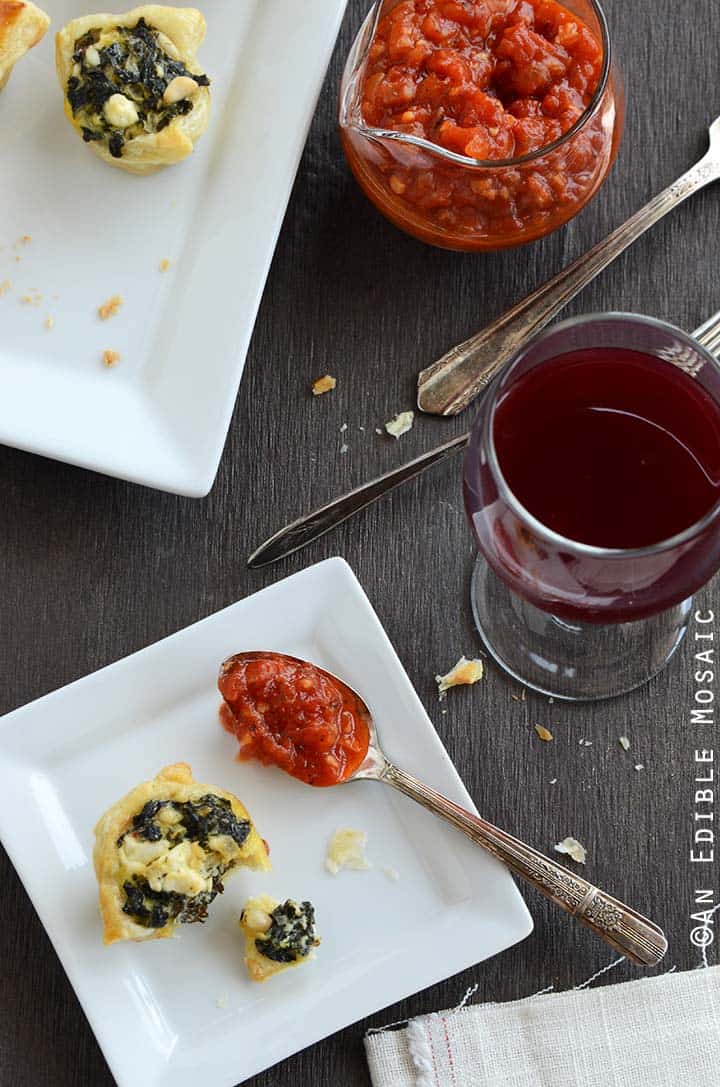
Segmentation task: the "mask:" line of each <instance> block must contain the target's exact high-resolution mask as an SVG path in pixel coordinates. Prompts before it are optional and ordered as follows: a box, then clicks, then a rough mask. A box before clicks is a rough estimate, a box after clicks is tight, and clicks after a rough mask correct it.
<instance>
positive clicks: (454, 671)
mask: <svg viewBox="0 0 720 1087" xmlns="http://www.w3.org/2000/svg"><path fill="white" fill-rule="evenodd" d="M482 677H483V662H482V661H481V660H467V659H466V658H465V657H461V658H460V660H459V661H458V662H457V664H456V665H455V667H454V668H451V669H450V671H449V672H447V673H446V674H445V675H444V676H435V682H436V683H437V685H438V693H439V694H440V696H441V697H442V696H443V695H444V694H445V692H446V691H448V690H449V689H450V687H458V686H460V685H462V684H473V683H477V682H478V680H481V679H482Z"/></svg>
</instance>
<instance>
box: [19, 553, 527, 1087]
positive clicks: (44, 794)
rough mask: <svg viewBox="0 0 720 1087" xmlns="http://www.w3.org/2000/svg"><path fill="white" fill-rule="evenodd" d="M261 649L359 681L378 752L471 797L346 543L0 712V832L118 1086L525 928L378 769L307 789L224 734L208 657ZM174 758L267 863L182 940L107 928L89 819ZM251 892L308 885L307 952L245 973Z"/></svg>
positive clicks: (385, 991)
mask: <svg viewBox="0 0 720 1087" xmlns="http://www.w3.org/2000/svg"><path fill="white" fill-rule="evenodd" d="M259 648H262V649H275V650H280V651H283V652H288V653H292V654H297V655H299V656H302V657H306V658H309V659H311V660H313V661H316V662H317V663H318V664H320V665H322V666H324V667H326V668H328V669H330V670H331V671H333V672H335V673H337V674H338V675H339V676H341V677H342V678H343V679H344V680H346V681H347V682H348V683H350V684H351V685H353V686H354V687H356V688H357V689H358V690H359V691H360V692H361V693H362V694H363V695H364V696H365V698H366V699H367V701H368V703H369V705H370V708H371V710H372V713H373V716H374V717H375V720H376V721H377V725H378V730H379V735H380V737H381V739H382V742H383V745H384V747H385V748H386V749H387V752H388V754H389V755H390V757H391V758H394V759H395V760H397V761H398V762H399V763H400V765H401V766H403V767H405V768H407V769H408V770H410V771H411V772H413V773H415V774H417V775H419V776H420V777H422V778H423V779H424V780H425V781H427V782H428V783H429V784H431V785H433V786H435V788H437V789H439V790H440V791H441V792H444V793H445V794H446V795H447V796H449V797H451V798H452V799H453V800H455V801H457V802H458V803H460V804H463V805H465V806H467V807H469V808H473V805H472V801H471V800H470V797H469V796H468V794H467V792H466V790H465V789H464V787H463V785H462V782H461V781H460V778H459V777H458V775H457V772H456V771H455V768H454V767H453V765H452V763H451V762H450V759H449V758H448V756H447V753H446V752H445V749H444V748H443V746H442V744H441V743H440V740H439V739H438V736H437V734H436V733H435V731H434V729H433V727H432V724H431V723H430V720H429V718H428V716H427V714H426V713H425V711H424V709H423V707H422V704H421V703H420V701H419V699H418V697H417V695H416V694H415V691H414V690H413V688H412V686H411V685H410V681H409V680H408V678H407V676H406V674H405V672H404V671H403V668H402V665H401V664H400V661H399V660H398V658H397V656H396V654H395V652H394V650H393V648H392V646H391V644H390V642H389V641H388V639H387V636H386V635H385V632H384V631H383V629H382V627H381V626H380V623H379V621H378V619H377V616H376V615H375V613H374V611H373V610H372V608H371V606H370V604H369V602H368V600H367V597H366V596H365V594H364V593H363V591H362V589H361V587H360V585H359V584H358V582H357V580H356V579H355V576H354V575H353V573H352V571H351V570H350V568H349V567H348V566H347V565H346V563H345V562H343V561H342V560H341V559H329V560H327V561H326V562H322V563H320V564H319V565H317V566H313V567H311V568H310V569H308V570H305V571H303V572H302V573H300V574H296V575H295V576H294V577H291V578H288V579H287V580H286V581H282V582H279V583H278V584H276V585H273V586H272V587H271V588H269V589H265V590H264V591H263V592H260V593H257V594H256V595H255V596H251V597H248V598H247V599H246V600H241V601H240V602H239V603H237V604H233V605H232V606H231V607H229V608H226V609H225V610H224V611H221V612H218V613H217V614H215V615H212V616H210V617H209V618H208V619H205V620H203V621H202V622H200V623H196V624H195V625H194V626H191V627H188V628H187V629H186V630H183V631H180V633H178V634H174V635H173V636H172V637H169V638H166V639H165V640H164V641H161V642H158V643H156V644H155V645H152V646H150V647H149V648H147V649H144V650H142V651H141V652H139V653H135V654H134V655H133V656H131V657H127V658H126V659H125V660H122V661H119V662H118V663H116V664H112V665H110V667H108V668H104V669H103V670H102V671H100V672H96V673H95V674H94V675H91V676H87V677H86V678H85V679H81V680H78V681H77V682H76V683H72V684H70V686H68V687H64V688H63V689H62V690H59V691H55V692H54V693H53V694H50V695H47V696H46V697H45V698H41V699H40V700H39V701H37V702H33V703H31V704H30V705H28V706H25V707H23V708H22V709H19V710H15V711H14V712H13V713H10V714H8V715H7V716H6V717H5V718H4V719H2V721H0V793H1V795H2V796H3V805H2V807H1V808H0V837H1V838H2V841H3V844H4V846H5V848H6V849H7V851H8V853H9V854H10V857H11V858H12V861H13V863H14V865H15V867H16V869H17V871H18V873H19V875H20V878H21V879H22V881H23V883H24V885H25V888H26V889H27V891H28V893H29V895H30V897H31V898H32V901H33V903H34V905H35V908H36V909H37V912H38V914H39V916H40V918H41V920H42V922H43V924H44V925H45V928H46V930H47V932H48V934H49V936H50V938H51V940H52V942H53V944H54V946H55V950H56V951H57V953H58V955H59V956H60V959H61V961H62V963H63V966H64V967H65V970H66V971H67V974H68V977H69V978H70V980H71V982H72V984H73V986H74V987H75V991H76V993H77V995H78V998H79V1000H80V1002H81V1004H82V1006H83V1008H84V1010H85V1013H86V1015H87V1017H88V1019H89V1020H90V1024H91V1026H92V1028H93V1030H94V1031H95V1034H96V1036H97V1038H98V1041H99V1043H100V1045H101V1047H102V1049H103V1052H104V1054H105V1057H106V1058H107V1061H108V1063H109V1065H110V1067H111V1069H112V1071H113V1074H114V1075H115V1078H116V1079H117V1082H118V1084H120V1085H121V1087H137V1084H138V1083H142V1084H143V1085H144V1087H191V1085H192V1087H196V1085H197V1083H198V1082H202V1083H203V1085H204V1087H227V1085H231V1084H235V1083H238V1082H239V1081H241V1080H244V1079H246V1078H247V1077H249V1076H251V1075H253V1074H255V1073H256V1072H258V1071H260V1070H262V1069H263V1068H267V1067H268V1066H270V1065H271V1064H274V1063H275V1062H276V1061H279V1060H282V1059H283V1058H284V1057H287V1056H289V1055H290V1054H291V1053H294V1052H297V1050H299V1049H302V1048H303V1047H305V1046H308V1045H310V1044H311V1043H313V1042H315V1041H317V1040H318V1039H320V1038H323V1037H325V1036H326V1035H328V1034H331V1033H332V1032H333V1031H336V1030H340V1029H341V1028H342V1027H345V1026H347V1025H348V1024H349V1023H352V1022H354V1021H355V1020H357V1019H360V1018H362V1017H363V1016H366V1015H370V1014H371V1013H373V1012H375V1011H378V1010H379V1009H380V1008H383V1007H386V1006H387V1005H388V1004H391V1003H394V1002H395V1001H397V1000H401V999H402V998H404V997H406V996H408V995H409V994H410V993H413V992H416V991H417V990H419V989H422V988H424V987H426V986H428V985H432V984H433V983H435V982H437V981H440V980H441V979H443V978H446V977H449V976H450V975H451V974H454V973H457V972H458V971H460V970H463V969H464V968H466V967H468V966H471V965H473V964H474V963H477V962H480V961H481V960H482V959H485V958H487V957H488V956H490V955H493V954H495V953H496V952H498V951H501V950H502V949H503V948H506V947H509V946H510V945H511V944H513V943H516V942H517V941H518V940H521V939H523V938H524V937H525V936H527V934H528V933H529V932H530V931H531V929H532V922H531V920H530V916H529V914H528V912H527V909H526V907H525V905H524V903H523V901H522V899H521V897H520V895H519V893H518V892H517V890H516V888H515V886H514V884H513V882H512V880H511V878H510V875H509V874H508V872H507V871H506V870H505V869H504V868H503V867H502V866H501V865H500V864H499V863H498V862H497V861H495V860H494V859H493V858H491V857H490V856H488V855H487V854H485V853H484V852H483V851H482V850H481V849H479V848H477V847H476V846H473V845H472V844H471V843H470V842H469V841H468V840H467V839H465V838H464V837H463V836H462V835H460V834H458V833H457V832H456V831H453V830H452V829H451V828H450V827H448V826H447V825H446V824H444V823H442V822H441V821H440V820H438V819H436V818H434V817H433V816H431V815H430V814H429V813H428V812H426V811H424V810H423V809H422V808H420V807H418V806H417V805H415V804H413V803H412V802H411V801H409V800H407V799H406V798H405V797H402V796H400V795H398V794H395V793H393V792H392V790H391V789H389V788H386V787H385V786H383V785H381V784H379V783H377V782H362V781H359V782H355V783H352V784H350V785H345V786H342V787H336V788H331V789H312V788H310V787H309V786H306V785H303V784H301V783H300V782H298V781H295V780H294V779H293V778H290V777H287V776H286V775H285V774H283V773H282V772H281V771H279V770H275V769H273V768H267V767H261V766H258V765H256V764H253V763H238V762H237V761H235V760H234V754H235V751H236V748H237V745H236V742H235V740H234V738H233V737H232V736H230V735H228V734H227V733H226V732H224V731H223V729H222V728H221V727H220V725H219V723H218V705H219V695H218V693H217V690H216V677H217V671H218V666H219V664H220V662H221V661H222V660H223V659H224V658H225V657H226V656H228V655H229V654H230V653H233V652H238V651H240V650H244V649H259ZM176 760H187V761H188V762H189V763H190V764H191V766H192V767H193V770H194V772H195V776H196V777H197V779H198V780H200V781H203V782H207V783H210V784H216V785H219V786H222V787H223V788H227V789H230V790H231V791H232V792H236V793H237V795H238V796H239V797H240V798H241V799H242V800H243V801H244V802H245V803H247V806H248V808H249V810H250V812H251V814H252V816H253V818H254V819H255V821H256V823H257V826H258V828H259V830H260V833H261V834H262V835H263V836H264V837H265V838H267V840H268V841H269V843H270V848H271V858H272V862H273V872H272V873H271V874H270V875H267V874H259V873H253V872H240V873H238V874H237V875H235V876H234V877H233V879H231V880H229V881H228V884H227V888H226V891H225V894H224V895H223V896H222V898H219V899H218V900H217V901H216V902H215V903H214V905H213V907H212V908H211V912H210V918H209V920H208V922H207V923H206V924H205V925H187V926H184V927H183V930H182V933H181V936H180V938H178V939H176V940H161V941H157V942H153V943H150V944H115V945H113V946H112V947H110V948H104V947H103V946H102V933H101V925H100V919H99V916H98V912H97V905H96V902H97V891H96V885H95V880H94V876H93V871H92V862H91V850H92V828H93V825H94V823H95V821H96V820H97V818H98V817H99V815H100V814H101V813H102V812H103V810H104V809H105V808H107V807H108V806H109V805H110V804H111V803H113V802H114V801H115V800H116V799H118V798H119V797H120V796H121V795H123V794H124V793H125V792H126V791H127V790H128V789H130V788H131V787H132V786H134V785H135V784H136V783H138V782H140V781H142V780H144V779H147V778H149V777H151V776H153V775H154V774H155V773H156V772H157V771H158V770H159V769H160V768H161V767H162V766H164V765H166V764H167V763H170V762H174V761H176ZM473 810H474V809H473ZM18 812H22V818H21V819H19V818H17V813H18ZM343 826H350V827H357V828H361V829H363V830H366V831H367V833H368V856H369V858H370V860H371V862H372V863H373V867H372V868H371V869H370V870H369V871H367V872H347V871H346V872H341V873H340V874H339V875H337V876H332V875H330V874H329V873H328V872H327V871H325V869H324V866H323V862H324V856H325V848H326V844H327V840H328V837H329V836H330V835H331V834H332V833H333V832H334V831H335V830H336V829H337V828H339V827H343ZM386 866H387V867H392V868H394V869H396V871H397V872H398V873H399V875H400V878H399V880H398V881H395V880H393V879H391V878H389V877H388V875H387V874H386V873H384V872H383V868H384V867H386ZM262 891H267V892H268V893H270V894H273V895H275V896H276V897H277V898H285V897H292V898H297V899H304V898H308V899H310V900H311V901H312V902H313V903H314V905H315V907H316V911H317V919H318V929H319V932H320V935H321V937H322V945H321V946H320V948H319V949H318V951H317V956H316V961H314V962H312V963H308V964H306V965H304V966H303V967H302V968H301V969H299V970H293V971H291V972H289V973H287V974H284V975H283V976H281V977H279V978H274V979H271V980H270V981H269V982H267V983H266V984H264V985H255V984H253V983H252V982H250V981H249V980H248V979H247V977H246V975H245V970H244V966H243V961H242V960H243V954H242V946H241V938H240V933H239V930H238V927H237V920H238V917H239V915H240V911H241V908H242V904H243V902H244V899H245V897H246V896H247V895H248V894H257V893H260V892H262Z"/></svg>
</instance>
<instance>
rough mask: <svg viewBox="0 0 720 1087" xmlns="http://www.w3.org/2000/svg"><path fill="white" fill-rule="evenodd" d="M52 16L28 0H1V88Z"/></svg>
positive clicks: (36, 40) (48, 23)
mask: <svg viewBox="0 0 720 1087" xmlns="http://www.w3.org/2000/svg"><path fill="white" fill-rule="evenodd" d="M49 26H50V16H49V15H46V14H45V12H44V11H41V10H40V8H38V7H35V5H34V4H31V3H26V2H25V0H0V91H1V90H2V89H3V87H4V86H5V84H6V83H7V81H8V78H9V76H10V72H11V71H12V69H13V65H14V64H15V62H16V61H18V60H20V57H24V56H25V54H26V53H27V52H29V51H30V49H32V47H33V46H34V45H37V43H38V42H39V41H40V39H41V38H42V37H44V35H45V31H46V30H47V28H48V27H49Z"/></svg>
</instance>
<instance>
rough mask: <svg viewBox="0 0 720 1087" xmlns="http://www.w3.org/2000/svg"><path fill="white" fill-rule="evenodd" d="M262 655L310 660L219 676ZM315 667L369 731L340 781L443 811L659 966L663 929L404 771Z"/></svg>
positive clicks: (618, 944)
mask: <svg viewBox="0 0 720 1087" xmlns="http://www.w3.org/2000/svg"><path fill="white" fill-rule="evenodd" d="M258 656H260V657H267V658H273V659H276V660H282V661H288V662H292V663H294V664H306V663H308V662H307V661H303V660H301V658H299V657H291V656H288V655H287V654H286V653H267V652H258V651H255V652H246V653H238V654H236V655H235V656H233V657H230V658H228V660H227V661H226V662H225V664H224V665H223V666H222V668H221V670H220V671H221V675H222V674H223V673H224V671H225V670H226V669H229V668H231V667H232V666H233V665H234V664H235V663H236V662H237V661H242V660H243V659H245V658H253V659H255V660H257V658H258ZM313 667H315V668H317V670H318V671H319V672H321V673H322V674H323V675H324V676H327V677H328V679H330V680H331V682H332V683H334V684H335V685H336V686H339V687H340V688H341V690H342V691H343V692H344V693H345V694H346V695H349V696H350V698H351V699H353V700H354V702H355V711H356V713H357V714H358V715H359V716H360V717H361V718H362V719H363V720H364V721H365V723H366V724H367V727H368V732H369V735H370V745H369V747H368V752H367V755H366V756H365V759H364V761H363V762H362V763H361V765H360V767H359V768H358V769H357V770H356V771H355V773H354V774H353V775H352V776H351V777H349V778H347V779H346V781H345V782H342V784H347V783H348V782H351V781H361V780H365V781H380V782H382V783H383V784H384V785H391V786H392V787H393V789H397V790H398V791H399V792H401V793H404V795H405V796H409V797H410V799H411V800H415V801H417V803H418V804H421V805H422V806H423V807H424V808H427V809H428V811H431V812H432V813H433V815H439V816H440V817H441V818H443V819H445V820H447V822H448V823H450V824H452V826H454V827H455V828H456V829H457V830H461V831H462V832H463V834H466V835H467V836H468V838H470V839H471V841H473V842H475V844H476V845H480V846H482V847H483V849H486V850H487V851H488V853H492V855H493V856H494V857H497V858H498V860H501V861H502V862H503V863H504V864H506V865H507V866H508V868H509V869H510V870H511V871H512V872H514V873H515V875H516V876H520V878H521V879H524V880H525V882H526V883H529V884H531V886H533V887H534V888H535V890H537V891H540V893H541V894H544V895H545V897H546V898H549V899H550V900H551V901H552V902H554V903H555V905H557V906H560V907H561V909H563V910H565V911H566V912H567V913H569V914H570V915H571V916H572V917H575V918H576V919H577V920H578V921H580V922H581V923H582V924H583V925H585V926H587V928H589V929H591V930H592V931H593V932H594V933H595V934H596V935H597V936H600V937H602V939H603V940H605V942H606V943H608V944H610V946H611V947H613V948H614V949H615V950H616V951H618V952H619V953H620V954H621V955H624V956H625V957H626V958H628V959H630V960H631V962H634V963H637V965H638V966H656V965H657V963H659V962H660V960H661V959H662V957H663V955H664V954H665V952H666V951H667V939H666V937H665V933H664V932H663V931H662V929H661V928H659V927H658V926H657V925H656V924H654V922H652V921H650V920H648V918H647V917H643V916H642V914H639V913H636V911H635V910H632V909H630V907H629V906H626V905H624V904H623V903H622V902H619V901H618V900H617V899H616V898H613V897H612V896H611V895H609V894H607V893H606V892H605V891H602V890H600V889H599V888H598V887H594V886H593V885H592V883H588V881H587V880H586V879H583V878H582V876H577V875H576V874H575V873H574V872H570V871H569V870H568V869H567V868H563V866H562V865H561V864H558V863H557V862H556V861H554V860H552V859H551V858H550V857H546V856H544V855H543V854H542V853H539V852H538V851H537V850H536V849H533V848H532V847H531V846H529V845H526V844H525V843H524V842H521V841H520V840H519V839H518V838H513V836H512V835H511V834H507V833H506V832H505V831H504V830H500V829H499V828H498V827H496V826H493V824H492V823H488V822H487V820H485V819H482V818H481V817H480V816H479V815H473V814H472V812H469V811H466V810H465V808H461V807H460V805H459V804H455V803H453V801H452V800H448V798H447V797H446V796H443V795H442V794H441V793H438V792H436V791H435V789H431V788H430V786H429V785H425V784H424V783H423V782H422V781H419V780H418V779H417V778H415V777H413V776H412V774H408V773H407V772H406V771H405V770H401V769H400V767H399V766H396V765H395V764H394V763H393V762H391V761H390V759H388V757H387V756H386V755H385V753H384V752H383V750H382V748H381V747H380V742H379V740H378V735H377V729H376V728H375V723H374V721H373V718H372V714H371V713H370V710H369V709H368V707H367V705H366V703H365V701H364V700H363V699H362V698H361V697H360V695H359V694H358V693H357V691H354V690H353V689H352V687H349V686H348V685H347V683H345V682H344V681H343V680H341V679H339V678H338V677H337V676H334V675H333V674H332V673H331V672H327V671H326V670H325V669H324V668H319V667H318V666H317V665H313Z"/></svg>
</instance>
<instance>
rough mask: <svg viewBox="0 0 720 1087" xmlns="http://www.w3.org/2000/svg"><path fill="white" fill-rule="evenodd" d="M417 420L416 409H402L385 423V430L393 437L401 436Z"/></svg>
mask: <svg viewBox="0 0 720 1087" xmlns="http://www.w3.org/2000/svg"><path fill="white" fill-rule="evenodd" d="M414 422H415V412H414V411H401V412H399V413H398V414H397V415H396V416H395V418H394V419H390V421H389V422H387V423H386V424H385V430H386V431H387V432H388V434H389V435H390V436H391V437H392V438H400V437H401V436H402V435H403V434H407V432H408V430H410V429H411V427H412V425H413V423H414ZM380 433H382V431H380Z"/></svg>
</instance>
